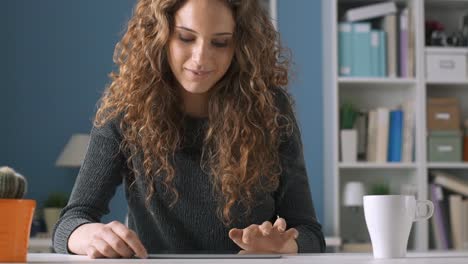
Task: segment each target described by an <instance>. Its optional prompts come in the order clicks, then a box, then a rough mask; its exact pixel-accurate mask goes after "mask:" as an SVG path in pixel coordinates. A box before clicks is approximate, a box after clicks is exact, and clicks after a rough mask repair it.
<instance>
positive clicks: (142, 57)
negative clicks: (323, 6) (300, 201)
mask: <svg viewBox="0 0 468 264" xmlns="http://www.w3.org/2000/svg"><path fill="white" fill-rule="evenodd" d="M220 1H225V3H226V5H227V6H229V8H230V9H231V10H232V12H233V15H234V19H235V31H234V42H235V51H234V57H233V60H232V63H231V65H230V67H229V69H228V71H227V72H226V74H225V75H224V76H223V77H222V78H221V80H220V81H218V82H217V83H216V84H215V86H214V87H212V88H211V90H210V98H209V106H208V109H209V111H208V112H209V116H208V125H207V128H206V132H205V133H204V139H203V149H202V155H201V162H200V166H201V167H202V169H203V170H204V171H205V172H206V173H208V174H209V175H210V176H211V179H212V183H213V186H214V190H215V192H216V193H217V194H219V195H217V197H219V201H218V204H219V206H218V210H217V215H218V217H219V218H220V220H221V221H223V223H224V224H225V225H229V224H230V223H232V220H233V219H232V216H231V209H232V208H233V206H235V205H241V206H243V207H244V208H245V209H246V210H245V214H246V215H248V214H250V213H251V210H252V207H253V206H255V204H254V203H255V197H256V194H258V193H259V192H260V193H262V192H263V193H266V192H273V191H275V190H276V189H277V188H278V186H279V178H280V174H281V171H282V168H281V165H280V159H279V153H278V150H279V145H280V143H281V138H282V136H283V133H284V131H290V129H285V128H291V124H292V122H291V119H290V118H289V117H288V116H287V115H285V114H282V112H281V111H280V107H279V106H278V104H277V100H276V98H277V97H278V95H277V91H280V92H282V93H283V94H284V95H286V98H287V99H288V101H289V102H290V103H291V98H290V96H289V95H288V93H287V92H286V90H285V88H282V87H286V85H287V83H288V70H289V52H285V51H287V50H286V49H284V48H283V47H282V46H281V44H280V39H279V35H278V32H277V31H276V30H275V28H274V26H273V24H272V22H271V20H270V18H269V17H268V15H267V14H266V12H265V11H264V10H263V8H262V7H261V6H260V4H259V1H258V0H237V1H235V0H220ZM185 2H186V1H184V0H139V1H138V3H137V4H136V7H135V9H134V13H133V16H132V17H131V19H130V20H129V22H128V27H127V30H126V32H125V33H124V35H123V37H122V39H121V40H120V42H119V43H118V44H117V45H116V48H115V53H114V62H115V63H116V64H117V65H118V71H117V72H112V73H111V74H110V78H111V83H110V85H109V86H108V87H107V88H106V90H105V92H104V94H103V96H102V98H101V100H100V107H99V109H98V111H97V114H96V119H95V121H94V125H95V126H97V127H99V126H102V125H103V124H105V123H106V122H107V121H109V120H111V119H113V118H116V117H117V116H120V117H121V121H120V128H121V130H122V135H123V140H122V142H121V150H122V151H126V153H129V155H128V156H127V164H128V165H129V167H130V168H131V169H132V171H133V174H134V175H133V176H134V177H135V178H136V177H143V180H144V181H145V183H146V188H147V194H146V206H149V204H150V201H151V197H152V196H153V195H154V192H155V184H162V185H163V186H164V187H165V188H166V190H169V191H170V193H171V194H173V195H172V197H173V199H172V202H171V207H172V206H173V205H174V204H175V203H176V202H177V199H178V197H179V194H178V192H177V190H176V189H175V188H174V186H173V185H172V181H173V179H174V177H175V171H176V169H177V168H174V166H173V163H172V161H173V160H174V153H175V152H176V151H177V150H178V149H179V148H180V147H181V142H182V138H183V135H182V131H183V130H182V129H181V127H182V123H181V122H180V120H181V118H182V117H183V110H182V108H181V106H182V105H183V103H182V101H181V96H180V95H179V94H178V91H177V89H176V85H175V77H174V75H173V74H172V72H171V70H170V67H169V63H168V58H167V45H168V41H169V39H170V36H171V34H172V33H173V27H174V15H175V13H176V12H177V10H178V9H179V8H180V7H181V6H182V5H183V4H184V3H185ZM273 88H275V89H273ZM276 88H277V89H276ZM289 133H290V132H289ZM139 154H142V155H143V167H144V172H143V173H139V172H138V171H136V170H135V168H134V167H132V160H133V158H134V157H135V156H136V155H139ZM133 182H134V181H133Z"/></svg>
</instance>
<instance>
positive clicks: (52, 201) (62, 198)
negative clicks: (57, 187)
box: [44, 192, 68, 208]
mask: <svg viewBox="0 0 468 264" xmlns="http://www.w3.org/2000/svg"><path fill="white" fill-rule="evenodd" d="M67 203H68V195H67V194H65V193H63V192H53V193H51V194H49V196H48V197H47V199H46V200H45V201H44V207H45V208H63V207H65V206H66V205H67Z"/></svg>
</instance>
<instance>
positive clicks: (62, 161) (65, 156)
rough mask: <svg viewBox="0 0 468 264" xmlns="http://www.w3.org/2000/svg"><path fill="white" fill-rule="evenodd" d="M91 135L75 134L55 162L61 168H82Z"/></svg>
mask: <svg viewBox="0 0 468 264" xmlns="http://www.w3.org/2000/svg"><path fill="white" fill-rule="evenodd" d="M88 144H89V135H88V134H74V135H72V137H71V138H70V140H68V142H67V145H65V148H64V149H63V150H62V153H61V154H60V156H59V157H58V159H57V161H56V162H55V165H56V166H59V167H80V166H81V164H82V163H83V159H84V156H85V154H86V150H87V149H88Z"/></svg>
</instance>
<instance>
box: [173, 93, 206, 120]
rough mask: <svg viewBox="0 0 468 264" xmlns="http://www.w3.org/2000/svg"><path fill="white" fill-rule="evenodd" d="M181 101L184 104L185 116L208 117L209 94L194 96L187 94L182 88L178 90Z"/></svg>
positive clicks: (194, 94)
mask: <svg viewBox="0 0 468 264" xmlns="http://www.w3.org/2000/svg"><path fill="white" fill-rule="evenodd" d="M180 90H181V94H182V101H183V104H184V111H185V114H187V115H189V116H193V117H207V116H208V98H209V92H206V93H202V94H196V93H190V92H187V90H185V89H184V88H180Z"/></svg>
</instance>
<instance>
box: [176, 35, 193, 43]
mask: <svg viewBox="0 0 468 264" xmlns="http://www.w3.org/2000/svg"><path fill="white" fill-rule="evenodd" d="M179 39H180V40H181V41H183V42H192V41H193V40H194V39H193V38H190V37H184V36H182V35H179Z"/></svg>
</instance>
